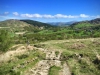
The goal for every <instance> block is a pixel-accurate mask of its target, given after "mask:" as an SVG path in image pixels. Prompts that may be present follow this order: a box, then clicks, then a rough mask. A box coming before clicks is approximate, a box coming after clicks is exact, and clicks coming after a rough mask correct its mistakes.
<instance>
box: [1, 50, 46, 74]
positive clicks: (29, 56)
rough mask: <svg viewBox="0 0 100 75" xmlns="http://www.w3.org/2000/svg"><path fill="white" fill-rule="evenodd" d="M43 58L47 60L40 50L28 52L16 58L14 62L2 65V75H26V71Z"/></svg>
mask: <svg viewBox="0 0 100 75" xmlns="http://www.w3.org/2000/svg"><path fill="white" fill-rule="evenodd" d="M43 58H45V54H44V53H42V52H41V51H38V50H32V51H28V52H26V53H25V54H22V55H18V56H15V59H14V60H11V61H10V60H9V61H8V62H5V63H0V75H7V74H10V75H24V72H25V71H26V70H28V69H29V68H31V67H33V66H34V65H35V64H36V63H37V62H39V61H40V60H42V59H43ZM33 59H34V60H33ZM20 73H21V74H20Z"/></svg>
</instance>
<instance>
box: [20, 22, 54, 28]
mask: <svg viewBox="0 0 100 75" xmlns="http://www.w3.org/2000/svg"><path fill="white" fill-rule="evenodd" d="M20 21H23V22H26V23H28V24H31V25H33V26H37V27H44V28H49V27H54V26H53V25H51V24H47V23H42V22H38V21H34V20H20Z"/></svg>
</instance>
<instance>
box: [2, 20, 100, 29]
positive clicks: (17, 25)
mask: <svg viewBox="0 0 100 75" xmlns="http://www.w3.org/2000/svg"><path fill="white" fill-rule="evenodd" d="M56 26H60V27H63V26H69V27H72V28H87V27H96V28H97V27H98V28H100V18H97V19H93V20H90V21H80V22H77V21H70V22H49V23H42V22H38V21H34V20H16V19H9V20H5V21H0V27H5V28H6V27H8V28H10V29H11V30H15V31H24V30H28V31H30V30H35V29H40V28H41V27H42V29H44V28H46V29H48V28H53V27H56Z"/></svg>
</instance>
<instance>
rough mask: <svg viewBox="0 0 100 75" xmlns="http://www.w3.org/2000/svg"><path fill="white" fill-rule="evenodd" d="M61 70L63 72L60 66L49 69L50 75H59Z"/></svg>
mask: <svg viewBox="0 0 100 75" xmlns="http://www.w3.org/2000/svg"><path fill="white" fill-rule="evenodd" d="M59 70H61V68H60V67H58V66H52V67H50V69H49V75H59Z"/></svg>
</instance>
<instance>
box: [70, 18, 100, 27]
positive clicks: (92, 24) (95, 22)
mask: <svg viewBox="0 0 100 75" xmlns="http://www.w3.org/2000/svg"><path fill="white" fill-rule="evenodd" d="M95 26H100V18H97V19H94V20H90V21H81V22H76V23H73V24H72V25H71V27H73V28H88V27H95Z"/></svg>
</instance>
